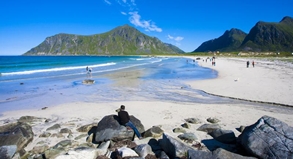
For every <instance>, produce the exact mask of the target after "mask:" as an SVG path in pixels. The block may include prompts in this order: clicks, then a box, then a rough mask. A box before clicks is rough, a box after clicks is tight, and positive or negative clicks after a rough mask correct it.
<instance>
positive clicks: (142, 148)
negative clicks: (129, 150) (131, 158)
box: [134, 144, 152, 158]
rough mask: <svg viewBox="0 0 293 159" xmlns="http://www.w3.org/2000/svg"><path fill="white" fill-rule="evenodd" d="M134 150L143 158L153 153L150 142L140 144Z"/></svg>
mask: <svg viewBox="0 0 293 159" xmlns="http://www.w3.org/2000/svg"><path fill="white" fill-rule="evenodd" d="M134 151H135V152H136V153H137V154H138V155H139V156H140V157H143V158H145V157H146V156H147V155H148V154H152V148H151V146H150V145H148V144H141V145H138V146H136V147H135V148H134Z"/></svg>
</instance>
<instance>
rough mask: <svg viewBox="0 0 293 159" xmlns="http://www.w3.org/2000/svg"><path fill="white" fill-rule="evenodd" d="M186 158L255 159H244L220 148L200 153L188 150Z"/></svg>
mask: <svg viewBox="0 0 293 159" xmlns="http://www.w3.org/2000/svg"><path fill="white" fill-rule="evenodd" d="M187 158H190V159H192V158H200V159H211V158H216V159H256V158H254V157H245V156H241V155H238V154H235V153H232V152H229V151H226V150H224V149H222V148H218V149H216V150H215V151H213V152H207V151H200V150H188V152H187Z"/></svg>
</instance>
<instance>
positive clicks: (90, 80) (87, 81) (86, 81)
mask: <svg viewBox="0 0 293 159" xmlns="http://www.w3.org/2000/svg"><path fill="white" fill-rule="evenodd" d="M82 83H83V84H94V83H95V80H92V79H85V80H83V81H82Z"/></svg>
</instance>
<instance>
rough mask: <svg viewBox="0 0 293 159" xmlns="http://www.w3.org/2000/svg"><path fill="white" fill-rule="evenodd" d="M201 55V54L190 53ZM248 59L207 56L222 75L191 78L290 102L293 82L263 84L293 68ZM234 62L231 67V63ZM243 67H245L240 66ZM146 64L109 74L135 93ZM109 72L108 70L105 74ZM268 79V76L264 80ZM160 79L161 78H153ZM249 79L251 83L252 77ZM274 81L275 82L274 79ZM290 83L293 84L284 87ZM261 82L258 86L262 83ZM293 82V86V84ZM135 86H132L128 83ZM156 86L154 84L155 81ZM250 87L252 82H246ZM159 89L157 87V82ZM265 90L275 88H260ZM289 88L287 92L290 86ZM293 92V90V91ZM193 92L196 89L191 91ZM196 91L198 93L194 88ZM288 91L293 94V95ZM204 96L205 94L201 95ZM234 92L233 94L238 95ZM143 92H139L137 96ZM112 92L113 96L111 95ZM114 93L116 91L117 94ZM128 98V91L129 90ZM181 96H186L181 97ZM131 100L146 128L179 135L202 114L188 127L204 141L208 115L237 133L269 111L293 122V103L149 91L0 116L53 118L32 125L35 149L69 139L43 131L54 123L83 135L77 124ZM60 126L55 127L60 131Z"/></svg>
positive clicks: (226, 90)
mask: <svg viewBox="0 0 293 159" xmlns="http://www.w3.org/2000/svg"><path fill="white" fill-rule="evenodd" d="M185 58H191V59H195V57H194V58H193V57H185ZM245 60H247V59H240V60H239V59H236V60H235V59H234V58H232V59H230V58H216V66H212V65H211V63H206V62H203V61H202V60H200V61H197V62H198V64H200V65H201V66H202V67H208V68H212V69H214V70H216V71H218V77H217V78H214V79H207V80H193V81H185V82H184V83H187V84H188V85H190V86H191V88H194V89H198V90H203V91H205V92H207V93H212V94H216V95H219V96H220V95H223V96H224V95H231V92H232V95H233V96H234V97H235V96H237V97H235V98H240V97H241V98H244V99H245V98H246V99H249V98H251V97H254V98H253V99H249V100H254V99H257V100H265V99H267V98H272V97H274V96H278V95H279V94H278V93H282V92H283V93H284V92H285V93H287V94H286V96H283V98H281V99H276V100H277V101H278V100H279V101H280V100H282V99H286V100H284V103H289V104H291V103H290V102H291V101H290V98H288V96H290V95H291V96H292V93H291V92H288V91H290V89H289V88H293V86H292V85H293V83H292V82H291V83H290V82H289V86H288V85H287V83H284V82H279V83H277V84H278V86H277V87H264V88H265V89H263V90H262V89H261V90H258V89H260V88H262V87H263V85H265V82H276V81H278V77H280V74H281V75H283V76H282V77H283V78H284V79H283V81H290V80H291V79H292V78H291V76H293V72H292V70H290V69H289V70H287V69H283V67H280V66H274V67H270V66H272V65H268V67H265V66H267V65H266V63H269V64H272V63H271V62H267V61H257V60H255V62H256V65H255V68H246V65H245V64H246V63H245ZM227 68H230V69H227ZM239 70H242V72H240V71H239ZM283 71H289V72H288V74H282V73H283ZM268 72H269V73H270V75H269V76H272V77H273V76H276V78H270V79H267V78H262V75H264V74H268ZM141 73H143V70H135V71H134V73H132V72H131V71H130V72H128V71H122V72H118V73H116V74H111V75H106V77H109V78H113V81H114V82H113V83H111V86H113V87H115V88H116V89H117V88H120V89H126V92H128V93H129V94H127V95H128V96H131V95H134V94H135V93H136V92H135V89H132V88H133V87H138V86H139V85H140V81H139V80H140V79H139V78H138V77H140V76H141ZM291 73H292V74H291ZM252 74H254V76H253V81H254V83H256V84H250V83H249V81H250V80H251V79H250V78H245V77H247V76H249V77H250V75H252ZM101 77H103V76H101ZM235 77H238V78H240V80H238V81H234V79H235ZM264 80H265V82H264ZM151 82H155V81H151ZM247 82H248V83H247ZM269 85H272V83H269ZM284 85H285V87H286V88H287V89H283V88H284ZM256 86H257V87H256ZM291 86H292V87H291ZM128 87H129V88H128ZM151 87H154V85H151ZM243 87H248V88H243ZM275 88H282V90H276V89H275ZM243 89H249V90H250V89H251V90H253V91H252V92H249V93H243ZM153 90H154V91H155V89H154V88H153ZM172 91H174V92H175V93H180V92H181V91H185V90H184V89H181V88H180V87H179V88H178V86H176V89H174V90H172ZM262 91H264V92H273V93H275V94H268V93H264V94H259V93H262ZM286 91H287V92H286ZM292 92H293V91H292ZM189 93H190V92H189ZM191 93H192V92H191ZM188 95H190V96H192V95H194V96H195V95H197V94H188ZM287 95H288V96H287ZM197 96H200V95H197ZM233 96H232V97H233ZM135 97H139V96H135ZM109 98H110V97H109ZM112 98H114V97H112ZM125 98H127V96H125ZM199 98H203V99H207V100H208V99H210V98H208V97H206V96H204V95H203V96H200V97H199ZM179 100H180V99H179ZM122 104H123V105H125V106H126V111H128V112H129V114H130V115H133V116H135V117H136V118H137V119H139V120H140V121H141V123H142V124H143V125H144V127H145V130H147V129H149V128H151V127H152V126H157V125H160V126H162V129H163V130H164V132H165V133H167V134H169V135H171V136H172V137H175V138H177V136H178V133H173V129H174V128H178V127H181V125H182V124H183V123H185V119H187V118H198V119H199V120H200V121H201V123H200V124H192V126H191V128H190V129H187V132H192V133H195V134H196V136H197V137H198V140H199V142H200V141H202V140H205V139H212V137H211V136H210V135H208V134H207V133H204V132H200V131H197V128H198V127H199V126H201V125H202V124H207V123H208V122H207V118H217V119H219V120H220V122H219V125H220V126H221V127H222V128H223V129H226V130H232V131H233V132H234V133H235V135H236V136H238V135H239V134H240V132H238V131H237V128H239V127H240V126H248V125H251V124H253V123H255V122H256V121H257V120H258V119H259V118H261V117H262V116H264V115H268V116H271V117H274V118H277V119H279V120H281V121H283V122H285V123H287V124H288V125H289V126H293V123H292V122H291V121H292V120H293V116H292V113H293V109H291V108H292V107H290V108H289V107H288V109H286V110H284V109H283V108H281V107H277V106H272V107H263V106H262V105H258V104H257V103H256V104H248V103H224V104H223V103H211V104H209V103H192V102H183V101H178V102H176V101H175V102H174V101H160V100H155V99H152V100H146V99H144V97H140V98H136V99H135V100H134V98H131V100H119V101H110V102H103V101H97V102H94V101H75V102H69V103H64V104H59V105H55V106H50V107H47V108H46V109H40V108H38V109H35V108H33V109H26V110H14V111H6V112H3V113H2V115H1V116H0V125H1V126H2V125H5V124H7V123H13V122H16V121H17V120H18V119H19V118H20V117H22V116H32V115H33V116H36V117H41V118H44V119H48V120H49V121H50V122H48V123H44V122H41V123H38V124H35V125H33V126H32V128H33V132H34V134H35V136H34V139H33V141H32V142H31V143H30V144H29V145H28V146H27V147H26V150H27V151H30V150H32V149H33V148H34V147H35V146H36V145H38V143H40V142H42V143H44V144H46V145H48V146H53V145H55V144H56V143H58V142H60V141H62V140H66V139H68V137H67V136H63V137H61V138H57V137H48V138H42V137H40V134H42V133H44V132H46V129H47V128H48V127H50V126H52V125H54V124H60V125H61V127H62V128H64V127H65V128H69V129H71V130H72V139H74V138H75V137H77V136H78V135H80V133H78V132H77V131H76V129H77V128H78V127H80V126H82V125H87V124H92V123H95V124H97V123H98V122H99V121H100V120H101V119H102V118H103V117H104V116H107V115H111V114H117V113H116V112H115V110H116V109H117V108H119V107H120V105H122ZM58 131H59V130H56V132H55V133H58ZM77 142H80V143H83V142H85V138H82V139H79V140H77Z"/></svg>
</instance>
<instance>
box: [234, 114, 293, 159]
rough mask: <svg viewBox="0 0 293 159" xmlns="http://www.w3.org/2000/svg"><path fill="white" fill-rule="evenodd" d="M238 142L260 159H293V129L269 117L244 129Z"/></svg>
mask: <svg viewBox="0 0 293 159" xmlns="http://www.w3.org/2000/svg"><path fill="white" fill-rule="evenodd" d="M238 142H239V143H240V144H241V145H242V146H243V148H244V149H245V150H246V151H247V153H248V154H251V155H253V156H256V157H258V158H266V159H276V158H280V159H281V158H293V128H292V127H290V126H288V125H287V124H286V123H284V122H282V121H280V120H278V119H275V118H273V117H269V116H263V117H261V118H260V119H259V120H258V121H257V122H256V123H255V124H253V125H251V126H248V127H246V128H245V129H244V131H243V132H242V133H241V135H240V136H239V137H238Z"/></svg>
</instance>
